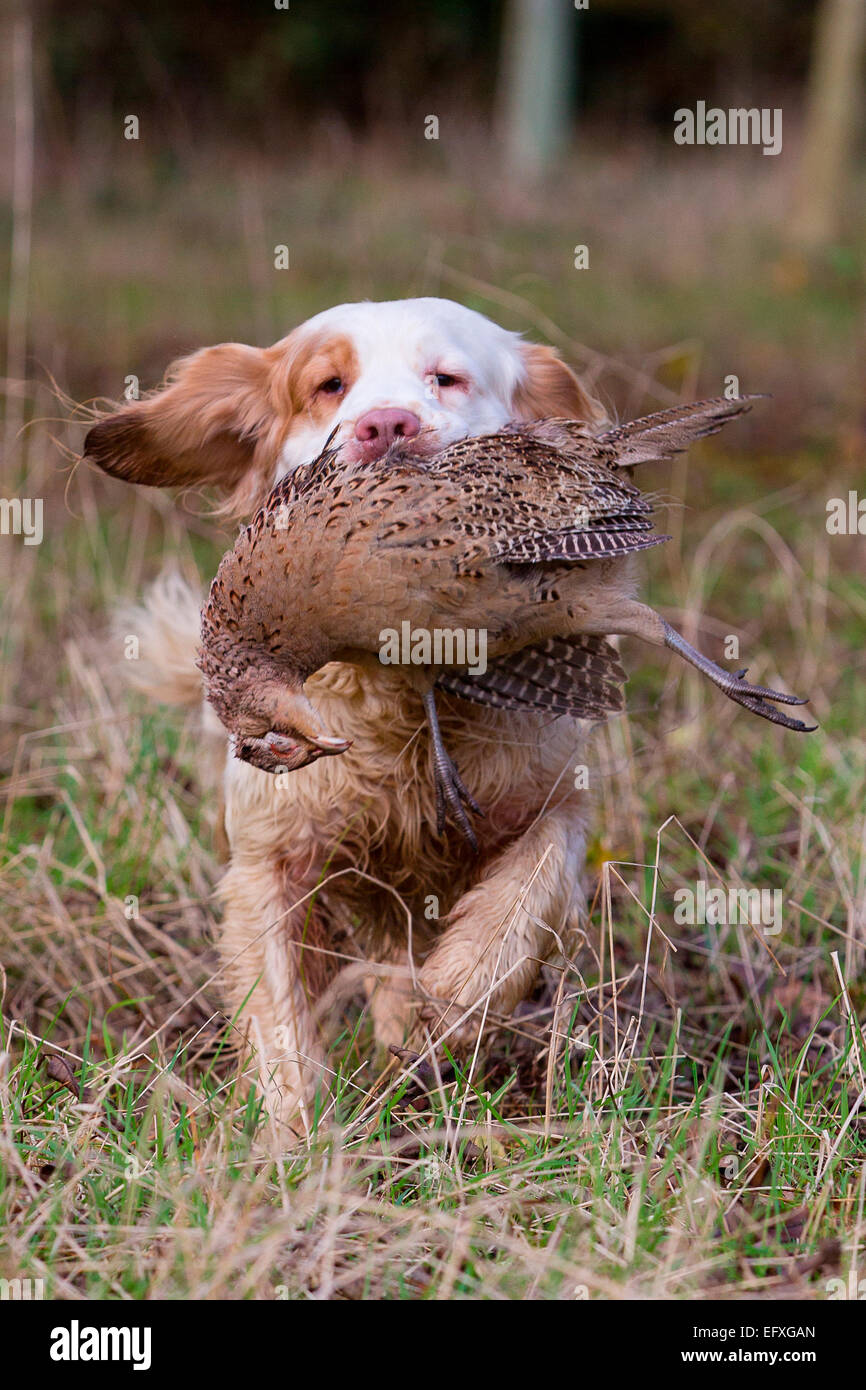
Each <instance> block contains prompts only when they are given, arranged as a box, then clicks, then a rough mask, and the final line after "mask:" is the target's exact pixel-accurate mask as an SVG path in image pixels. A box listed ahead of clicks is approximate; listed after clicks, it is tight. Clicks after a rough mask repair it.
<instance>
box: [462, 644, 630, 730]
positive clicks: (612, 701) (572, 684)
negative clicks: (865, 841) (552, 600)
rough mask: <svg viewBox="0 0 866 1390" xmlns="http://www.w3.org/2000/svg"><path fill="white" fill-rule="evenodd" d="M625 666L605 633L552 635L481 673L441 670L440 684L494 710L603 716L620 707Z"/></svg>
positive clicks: (495, 661)
mask: <svg viewBox="0 0 866 1390" xmlns="http://www.w3.org/2000/svg"><path fill="white" fill-rule="evenodd" d="M625 681H626V674H625V671H624V670H623V669H622V666H621V665H620V663H619V657H618V655H617V652H616V650H615V648H614V647H612V646H611V644H610V642H608V641H607V640H606V639H605V638H604V637H596V636H592V635H588V634H582V635H579V636H576V637H569V638H560V637H554V638H550V639H549V640H548V641H546V642H541V643H539V644H538V645H537V646H534V647H524V648H523V650H522V651H519V652H513V653H512V654H511V655H510V656H503V657H499V658H497V659H496V660H494V661H491V662H489V663H488V665H487V670H486V671H485V672H484V674H483V675H470V674H469V673H468V672H467V671H443V672H442V673H441V674H440V676H439V681H438V684H439V686H440V687H441V688H442V689H443V690H446V691H448V692H449V693H450V694H452V695H458V696H459V697H460V698H461V699H462V700H471V701H472V702H473V703H474V704H478V705H488V706H491V707H493V708H495V709H507V710H522V711H523V712H524V713H527V712H529V711H537V712H539V713H543V714H570V715H572V716H573V717H574V718H577V719H604V718H606V717H607V715H609V714H617V713H619V711H620V710H622V708H623V695H622V686H623V684H624V683H625Z"/></svg>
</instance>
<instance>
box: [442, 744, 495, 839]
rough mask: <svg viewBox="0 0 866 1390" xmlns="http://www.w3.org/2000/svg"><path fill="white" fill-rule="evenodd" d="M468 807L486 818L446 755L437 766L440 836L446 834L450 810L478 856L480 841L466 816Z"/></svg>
mask: <svg viewBox="0 0 866 1390" xmlns="http://www.w3.org/2000/svg"><path fill="white" fill-rule="evenodd" d="M467 806H468V807H469V809H470V811H473V812H474V813H475V815H476V816H481V817H482V818H483V817H484V812H483V810H482V809H481V807H480V806H479V805H478V802H477V801H476V800H475V797H474V796H473V795H472V793H471V792H470V791H468V790H467V789H466V787H465V786H464V785H463V779H462V778H461V776H460V773H459V772H458V771H457V769H456V767H455V766H454V764H453V762H452V761H451V759H450V758H449V757H448V756H447V754H446V761H440V760H438V759H437V764H436V829H437V831H438V833H439V834H440V835H442V834H443V833H444V830H445V820H446V817H447V813H448V811H449V810H450V811H451V814H452V816H453V817H454V820H455V822H456V824H457V826H458V827H459V829H460V830H461V831H462V833H463V835H464V838H465V839H466V840H467V841H468V842H469V844H470V845H471V846H472V849H473V851H474V852H475V853H476V854H477V853H478V840H477V838H476V835H475V831H474V830H473V828H472V822H471V821H470V819H469V817H468V816H467V814H466V809H465V808H466V807H467Z"/></svg>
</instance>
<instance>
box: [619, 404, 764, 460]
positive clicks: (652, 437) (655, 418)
mask: <svg viewBox="0 0 866 1390" xmlns="http://www.w3.org/2000/svg"><path fill="white" fill-rule="evenodd" d="M761 399H763V397H762V396H760V395H751V396H735V397H734V398H733V400H728V398H727V397H726V396H715V397H713V398H712V399H711V400H705V401H694V402H693V403H692V404H691V405H675V406H673V407H671V409H670V410H658V411H656V412H655V414H653V415H645V416H644V417H643V419H641V420H632V421H630V423H629V424H627V425H620V426H618V427H617V428H616V429H612V430H606V431H605V432H604V434H601V435H598V437H597V438H598V443H600V444H607V445H609V446H610V447H611V448H612V449H614V450H615V453H616V466H617V467H618V468H633V467H634V466H635V465H636V464H638V463H655V462H658V461H663V460H668V459H672V458H673V457H674V455H675V454H679V453H682V451H683V450H684V449H687V448H688V447H689V445H690V444H691V443H692V442H693V440H695V439H703V438H704V437H705V436H706V435H708V434H716V432H717V431H718V430H720V429H721V428H722V426H723V425H726V424H727V423H728V421H729V420H735V419H736V418H737V416H738V415H744V414H745V413H746V411H747V410H751V408H752V401H757V400H761Z"/></svg>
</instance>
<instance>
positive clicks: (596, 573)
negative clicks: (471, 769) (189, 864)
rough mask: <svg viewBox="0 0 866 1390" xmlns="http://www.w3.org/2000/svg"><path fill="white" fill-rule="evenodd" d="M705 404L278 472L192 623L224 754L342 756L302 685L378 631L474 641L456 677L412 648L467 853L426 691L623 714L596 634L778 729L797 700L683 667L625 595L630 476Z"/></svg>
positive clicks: (729, 412) (348, 658) (291, 759)
mask: <svg viewBox="0 0 866 1390" xmlns="http://www.w3.org/2000/svg"><path fill="white" fill-rule="evenodd" d="M752 399H754V398H753V397H739V398H736V399H734V400H728V399H726V398H716V399H712V400H706V401H698V402H696V403H694V404H692V405H687V406H679V407H674V408H673V409H671V410H665V411H660V412H658V413H656V414H654V415H649V416H646V417H644V418H643V419H641V420H636V421H633V422H631V423H630V424H626V425H623V426H620V427H618V428H615V429H611V430H607V431H605V432H604V433H601V434H593V433H592V432H591V431H590V430H589V429H588V428H587V427H586V426H585V425H583V424H581V423H580V422H577V421H569V420H545V421H541V422H538V423H535V424H520V425H514V426H510V427H507V428H506V429H504V430H501V431H499V432H498V433H496V434H489V435H483V436H480V437H477V438H473V439H466V440H462V441H460V442H458V443H455V444H452V445H449V446H448V447H447V448H445V449H444V450H442V451H441V453H439V454H437V455H435V456H434V457H433V458H429V459H420V458H418V457H413V456H410V455H404V454H401V452H400V449H399V441H398V443H397V445H396V446H395V447H394V448H392V449H391V450H389V452H388V453H387V454H385V455H384V456H383V457H381V458H379V459H375V460H371V461H359V462H345V463H344V462H343V461H342V460H341V458H340V451H339V449H328V448H326V449H325V451H324V452H323V453H322V454H321V455H320V457H319V458H318V459H316V460H314V461H313V462H312V463H310V464H308V465H306V466H305V467H303V468H300V469H298V470H296V471H295V472H294V473H293V474H291V475H290V476H289V477H287V478H285V479H283V480H282V481H281V482H280V483H279V484H278V485H277V486H276V487H275V488H274V489H273V491H272V492H271V494H270V496H269V497H268V499H267V501H266V503H265V505H264V506H263V507H262V509H261V510H260V511H259V512H258V514H257V515H256V517H255V518H254V520H253V521H252V523H251V524H250V525H249V526H247V527H246V528H245V530H244V531H242V532H241V534H240V536H239V537H238V540H237V541H236V543H235V546H234V549H233V550H231V551H230V552H229V553H228V554H227V555H226V556H225V557H224V558H223V560H222V562H221V564H220V567H219V570H218V572H217V575H216V578H215V579H214V582H213V585H212V586H211V591H210V597H209V600H208V603H207V604H206V606H205V609H204V612H203V615H202V651H201V656H200V660H199V665H200V667H201V670H202V672H203V673H204V676H205V680H206V685H207V695H208V699H209V700H210V702H211V704H212V705H213V707H214V708H215V710H216V711H217V713H218V715H219V717H220V719H221V720H222V722H223V723H224V724H225V726H226V728H227V729H228V730H229V732H230V734H231V735H232V738H233V751H234V753H235V756H236V757H239V758H241V759H243V760H245V761H247V762H249V763H252V764H254V765H255V766H257V767H259V768H262V769H264V770H265V771H268V772H277V771H279V770H281V769H289V770H292V769H295V768H299V767H303V766H305V765H306V764H307V763H310V762H312V761H314V760H315V759H317V758H320V757H322V756H333V755H336V754H340V753H344V752H345V751H346V749H347V748H348V747H349V746H350V741H349V740H347V739H343V738H340V737H339V736H338V735H335V734H333V733H330V732H328V731H326V730H325V729H323V728H322V726H321V721H320V719H319V716H318V714H317V713H316V710H315V709H314V707H313V705H312V704H311V703H310V701H309V700H308V699H307V697H306V695H305V694H304V689H303V687H304V682H305V681H306V680H307V678H308V677H310V676H311V675H312V674H313V673H314V672H316V671H318V670H319V669H320V668H321V667H322V666H324V665H326V664H327V663H328V662H331V661H343V662H358V663H360V664H362V665H363V664H367V663H370V662H376V661H379V660H380V659H381V656H382V649H383V641H384V634H385V633H387V632H390V631H394V630H398V629H400V627H401V624H403V623H406V622H408V623H409V624H410V627H411V629H412V630H413V631H420V632H422V633H428V634H430V633H451V634H454V633H455V632H459V631H462V632H466V631H473V632H481V633H484V634H485V640H486V651H487V654H488V655H489V657H490V661H489V664H487V666H486V669H484V670H483V671H482V670H480V669H479V670H476V671H475V672H474V673H471V672H470V671H469V670H467V668H466V665H465V657H464V659H463V662H462V664H458V662H457V660H456V659H455V658H454V657H453V656H452V659H451V660H447V659H444V657H443V655H442V652H441V651H440V652H439V653H438V654H437V656H436V659H435V660H434V659H433V658H432V657H430V658H429V659H426V660H425V659H424V657H423V656H422V657H421V658H417V657H414V656H413V659H411V660H410V661H409V662H408V663H407V664H406V665H405V666H404V667H403V671H404V673H405V678H406V681H407V683H408V684H409V685H411V686H412V687H413V688H414V689H415V690H416V691H417V693H418V694H419V695H420V697H421V699H422V701H423V705H424V710H425V713H426V717H427V722H428V725H429V730H430V736H431V739H432V742H433V751H434V764H435V770H436V790H437V820H438V824H439V829H440V832H441V830H442V828H443V826H444V821H445V814H446V807H447V808H450V810H451V813H452V815H453V817H454V819H455V821H456V822H457V824H458V825H459V826H460V827H461V829H462V830H463V833H464V835H465V836H466V838H467V839H468V840H469V842H470V843H471V844H473V846H474V845H475V836H474V832H473V829H472V825H471V822H470V819H469V816H468V814H467V807H468V808H469V809H470V810H471V811H473V812H475V813H476V814H478V815H481V814H483V812H482V810H481V808H480V807H479V806H478V805H477V803H476V802H475V800H474V798H473V796H472V794H471V792H470V791H469V790H468V789H467V788H466V787H465V786H464V785H463V782H462V780H461V778H460V775H459V773H458V771H457V769H456V768H455V766H454V764H453V763H452V761H451V759H450V757H449V755H448V753H447V750H446V749H445V747H444V744H443V741H442V736H441V733H440V729H439V721H438V717H437V712H436V699H435V691H436V686H437V684H438V685H439V686H441V687H442V688H444V689H446V690H449V691H450V692H451V693H453V694H456V695H458V696H460V697H461V698H464V699H470V700H476V701H477V702H479V703H481V704H491V705H499V706H500V707H502V708H509V709H516V708H519V709H536V710H539V709H540V710H546V711H549V712H551V713H554V714H556V713H571V714H573V715H577V716H578V717H584V718H599V717H604V716H606V715H607V714H609V713H610V712H612V711H614V710H618V709H621V708H622V692H621V687H622V684H623V682H624V680H625V673H624V671H623V669H622V667H621V665H620V663H619V658H618V655H617V653H616V651H615V650H614V648H613V647H612V646H611V644H610V643H609V642H607V641H606V640H605V639H606V638H607V637H608V636H612V635H615V634H616V635H623V636H635V637H640V638H642V639H643V640H644V641H647V642H650V643H653V644H654V645H656V646H667V647H670V648H671V649H672V650H673V651H675V652H678V653H679V655H681V656H682V657H684V658H685V660H686V661H688V662H690V663H691V664H692V665H693V666H695V667H696V668H697V669H698V670H699V671H702V672H703V673H704V674H705V675H706V676H708V677H709V679H710V680H711V681H713V683H714V684H715V685H717V686H718V687H719V689H720V690H722V691H723V692H724V693H725V694H726V695H727V696H729V698H730V699H732V700H734V701H736V702H737V703H738V704H740V705H743V706H744V707H745V708H746V709H749V710H752V711H753V712H754V713H755V714H759V715H761V716H762V717H763V718H765V719H769V720H771V721H772V722H774V723H776V724H781V725H783V726H784V727H785V728H789V729H795V730H797V731H799V732H806V731H808V730H809V729H810V728H814V727H816V726H807V725H806V724H804V723H803V722H802V721H801V720H798V719H794V718H792V717H790V716H788V715H786V714H784V713H783V712H782V711H781V710H778V709H777V708H776V705H777V704H785V705H800V704H804V703H805V701H804V700H801V699H799V698H798V697H797V696H794V695H789V694H787V693H784V692H781V691H775V690H770V689H766V688H765V687H763V686H754V685H751V684H749V683H748V682H747V681H746V680H745V675H746V671H745V670H741V671H737V672H734V673H731V672H728V671H725V670H724V669H723V668H722V667H720V666H717V665H716V664H715V662H713V661H711V660H709V658H707V657H705V656H703V655H701V653H700V652H698V651H696V650H695V648H693V647H692V646H690V645H689V643H688V642H686V640H685V639H684V638H683V637H682V636H681V635H680V634H679V633H678V632H676V631H675V630H674V628H672V627H671V626H670V624H669V623H667V622H666V621H665V620H664V619H663V618H662V617H661V616H660V615H659V614H658V613H656V612H655V611H654V610H653V609H652V608H649V607H647V606H646V605H645V604H642V603H639V602H638V601H637V600H636V599H635V598H634V597H633V593H634V587H635V582H634V571H633V561H632V556H633V555H634V554H635V553H636V552H637V551H640V550H644V549H647V548H648V547H650V546H654V545H659V544H661V543H662V542H663V541H665V540H668V539H669V537H668V536H663V535H658V534H657V533H656V532H655V531H654V530H653V522H652V510H653V508H652V503H651V502H650V501H649V499H648V498H647V497H645V496H644V495H643V494H641V492H640V491H639V489H638V488H637V487H636V486H635V485H634V483H633V482H632V481H631V474H630V470H631V468H632V467H634V466H635V465H637V464H639V463H643V462H649V461H652V460H662V459H669V458H671V457H672V456H673V455H674V454H675V453H677V452H679V451H681V450H683V449H685V448H687V447H688V445H689V444H690V443H691V442H692V441H693V440H694V439H698V438H701V437H702V436H704V435H707V434H711V433H714V432H715V431H716V430H718V429H720V428H721V427H722V425H723V424H725V423H726V422H727V421H728V420H731V419H734V418H735V417H737V416H739V415H741V414H742V413H743V412H744V411H746V410H748V409H749V408H750V403H751V400H752Z"/></svg>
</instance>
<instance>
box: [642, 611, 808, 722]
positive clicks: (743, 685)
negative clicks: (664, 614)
mask: <svg viewBox="0 0 866 1390" xmlns="http://www.w3.org/2000/svg"><path fill="white" fill-rule="evenodd" d="M664 632H665V643H666V645H667V646H668V647H670V649H671V651H675V652H678V653H679V655H680V656H682V657H684V658H685V660H686V661H688V662H689V663H690V664H691V665H692V666H694V667H696V669H697V670H698V671H702V672H703V674H704V675H705V676H709V678H710V680H711V681H712V682H713V684H714V685H717V686H718V687H719V689H720V690H721V691H722V692H723V694H725V695H727V697H728V699H729V700H733V701H734V703H735V704H737V705H742V706H743V708H744V709H749V710H751V711H752V713H753V714H759V715H760V716H761V718H762V719H769V720H770V722H771V723H772V724H781V725H782V727H783V728H785V729H795V730H796V731H797V732H798V733H801V734H811V733H813V732H814V731H815V729H817V727H818V725H817V724H804V723H803V721H802V719H791V718H790V717H789V716H788V715H787V714H783V713H782V711H781V710H779V709H775V708H774V704H780V705H805V704H807V703H808V702H807V701H806V700H803V699H801V698H800V696H799V695H788V694H786V693H785V692H784V691H782V690H770V689H769V688H768V687H767V686H764V685H750V684H749V682H748V681H747V680H744V679H743V677H744V676H745V674H746V672H747V670H748V669H749V668H748V667H747V666H744V667H743V668H742V670H740V671H733V672H732V671H725V670H724V669H723V668H722V667H721V666H717V665H716V663H715V662H714V661H711V660H710V658H709V657H708V656H703V655H702V654H701V653H700V652H698V651H695V648H694V647H692V646H691V645H690V644H689V643H688V642H687V641H686V639H685V638H684V637H682V636H681V635H680V633H678V632H677V631H676V629H675V628H672V627H671V626H670V624H669V623H664ZM769 701H773V702H774V703H773V704H770V703H768V702H769Z"/></svg>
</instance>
